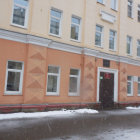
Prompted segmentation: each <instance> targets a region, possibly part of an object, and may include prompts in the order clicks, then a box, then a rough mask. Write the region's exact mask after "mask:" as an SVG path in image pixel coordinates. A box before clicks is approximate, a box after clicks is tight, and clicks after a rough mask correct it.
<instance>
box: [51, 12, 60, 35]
mask: <svg viewBox="0 0 140 140" xmlns="http://www.w3.org/2000/svg"><path fill="white" fill-rule="evenodd" d="M60 28H61V12H60V11H58V10H54V9H51V21H50V33H51V34H53V35H57V36H60Z"/></svg>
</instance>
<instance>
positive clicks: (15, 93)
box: [4, 60, 24, 95]
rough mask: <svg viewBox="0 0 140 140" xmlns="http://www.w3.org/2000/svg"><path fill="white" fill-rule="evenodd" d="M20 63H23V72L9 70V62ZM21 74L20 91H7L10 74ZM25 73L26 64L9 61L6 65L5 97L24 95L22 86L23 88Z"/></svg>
mask: <svg viewBox="0 0 140 140" xmlns="http://www.w3.org/2000/svg"><path fill="white" fill-rule="evenodd" d="M10 61H11V62H19V63H22V70H17V69H8V62H10ZM9 71H10V72H20V84H19V91H7V80H8V72H9ZM23 73H24V62H22V61H15V60H8V61H7V65H6V78H5V92H4V93H5V95H22V86H23Z"/></svg>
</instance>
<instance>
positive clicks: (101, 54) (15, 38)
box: [0, 0, 140, 104]
mask: <svg viewBox="0 0 140 140" xmlns="http://www.w3.org/2000/svg"><path fill="white" fill-rule="evenodd" d="M0 3H2V4H0V13H4V14H1V16H0V19H1V20H0V32H1V34H0V37H1V39H0V77H1V78H0V79H1V80H0V85H1V86H0V104H44V103H96V102H97V80H98V79H97V74H98V68H99V67H103V59H107V60H110V63H111V65H110V69H116V70H118V79H119V80H118V102H140V96H138V95H137V92H138V90H137V89H138V84H137V82H136V81H134V93H133V96H130V97H129V96H127V76H128V75H130V76H137V77H138V76H140V74H139V70H140V62H139V58H138V57H137V56H136V49H137V48H136V42H137V39H139V36H140V33H139V28H140V27H139V23H138V22H137V5H138V4H139V1H138V0H136V1H134V7H133V8H134V18H128V17H127V0H119V3H118V11H114V10H112V9H111V8H110V1H109V0H108V1H107V0H106V3H105V5H103V4H99V3H97V2H96V0H76V1H75V0H67V2H66V1H65V0H59V1H58V0H51V1H50V0H41V2H40V1H38V0H30V1H29V15H28V26H27V28H19V27H16V26H13V25H11V15H12V14H11V13H12V6H13V1H12V0H6V1H3V0H0ZM79 5H80V6H79ZM51 8H56V9H59V10H61V11H62V25H61V26H62V33H61V36H60V37H56V36H53V35H50V34H49V25H50V9H51ZM101 11H104V12H107V13H109V14H111V15H114V16H115V17H116V20H115V22H114V23H113V24H112V23H109V22H107V21H104V20H103V19H102V18H101V14H100V12H101ZM72 15H75V16H78V17H80V18H81V23H82V24H81V40H80V42H76V41H72V40H71V39H70V26H71V16H72ZM96 24H99V25H102V26H103V27H104V29H103V32H104V37H103V48H99V47H97V46H95V28H96ZM126 25H127V26H126ZM110 29H112V30H115V31H116V32H117V49H116V51H110V50H109V30H110ZM6 30H8V31H12V32H10V33H11V34H13V32H14V35H11V34H10V33H9V34H7V33H5V32H4V31H6ZM16 33H17V34H16ZM18 33H19V34H18ZM26 35H27V36H26ZM30 35H32V36H30ZM127 35H130V36H132V37H133V54H132V56H128V55H127V54H126V36H127ZM11 36H12V37H11ZM23 36H24V37H23ZM25 36H26V37H25ZM28 36H29V37H31V38H32V37H35V36H36V38H33V39H32V41H30V38H28ZM39 37H41V38H43V39H44V40H45V39H46V40H47V41H46V40H45V41H44V40H41V41H40V39H41V38H39ZM45 43H46V44H45ZM42 44H43V45H42ZM79 50H80V51H79ZM78 51H79V52H78ZM86 51H87V52H88V53H86ZM77 52H78V53H77ZM8 60H15V61H23V62H24V78H23V89H22V95H5V94H4V93H5V90H4V87H5V78H6V64H7V61H8ZM136 60H138V61H136ZM124 61H125V62H124ZM48 65H56V66H60V68H61V73H60V93H59V96H47V95H46V85H47V72H48V71H47V69H48ZM70 68H77V69H80V71H81V77H80V78H81V80H80V85H81V86H80V87H81V88H80V96H76V97H73V96H68V90H69V72H70Z"/></svg>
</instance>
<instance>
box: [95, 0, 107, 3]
mask: <svg viewBox="0 0 140 140" xmlns="http://www.w3.org/2000/svg"><path fill="white" fill-rule="evenodd" d="M102 1H103V2H100V0H97V2H98V3H101V4H105V1H106V0H102Z"/></svg>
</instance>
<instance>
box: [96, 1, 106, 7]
mask: <svg viewBox="0 0 140 140" xmlns="http://www.w3.org/2000/svg"><path fill="white" fill-rule="evenodd" d="M97 3H98V4H101V5H103V6H105V3H101V2H99V1H97Z"/></svg>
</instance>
